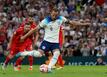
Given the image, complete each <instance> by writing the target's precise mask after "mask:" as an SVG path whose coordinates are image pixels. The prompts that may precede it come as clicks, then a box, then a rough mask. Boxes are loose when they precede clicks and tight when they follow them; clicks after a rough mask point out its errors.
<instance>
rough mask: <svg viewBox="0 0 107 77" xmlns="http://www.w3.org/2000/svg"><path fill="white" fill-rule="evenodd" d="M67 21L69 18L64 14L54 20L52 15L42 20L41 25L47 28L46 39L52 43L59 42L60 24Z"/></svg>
mask: <svg viewBox="0 0 107 77" xmlns="http://www.w3.org/2000/svg"><path fill="white" fill-rule="evenodd" d="M66 21H67V19H66V18H65V17H63V16H58V17H57V19H56V20H54V21H52V19H51V17H50V16H49V17H46V18H45V19H44V20H42V21H41V22H40V24H39V26H40V27H42V28H44V30H45V35H44V40H45V41H48V42H51V43H59V31H60V26H61V25H62V24H63V23H65V22H66Z"/></svg>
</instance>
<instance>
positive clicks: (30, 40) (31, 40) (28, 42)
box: [14, 17, 38, 71]
mask: <svg viewBox="0 0 107 77" xmlns="http://www.w3.org/2000/svg"><path fill="white" fill-rule="evenodd" d="M25 22H29V23H30V29H33V28H35V27H36V23H35V22H34V20H33V18H32V17H29V18H28V19H26V21H24V22H22V25H21V27H24V23H25ZM35 35H36V37H35ZM37 39H38V33H37V32H36V34H32V35H31V36H29V37H28V38H27V39H26V46H25V50H26V51H31V50H33V46H32V44H33V43H34V44H35V42H36V41H37ZM23 58H24V57H19V58H18V59H17V61H16V63H15V65H14V66H15V68H14V70H16V71H19V70H20V69H21V63H22V60H23ZM28 60H29V65H30V67H29V70H33V67H32V66H33V56H28Z"/></svg>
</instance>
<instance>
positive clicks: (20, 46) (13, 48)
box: [2, 23, 30, 69]
mask: <svg viewBox="0 0 107 77" xmlns="http://www.w3.org/2000/svg"><path fill="white" fill-rule="evenodd" d="M29 30H30V23H26V24H25V26H24V27H20V28H18V29H17V30H16V31H15V32H14V33H13V36H12V37H11V39H10V42H9V44H8V49H10V53H9V55H8V56H7V57H6V60H5V62H4V64H3V66H2V69H5V67H6V66H7V64H8V63H9V61H10V60H11V59H12V58H13V57H14V56H15V55H16V54H17V53H18V52H19V51H20V52H23V51H24V49H25V46H26V45H25V44H26V43H25V42H26V41H22V40H21V37H22V36H23V35H24V34H26V33H27V32H28V31H29Z"/></svg>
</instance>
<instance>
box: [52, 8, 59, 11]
mask: <svg viewBox="0 0 107 77" xmlns="http://www.w3.org/2000/svg"><path fill="white" fill-rule="evenodd" d="M52 11H55V12H59V10H58V8H57V7H53V8H52V10H51V12H52Z"/></svg>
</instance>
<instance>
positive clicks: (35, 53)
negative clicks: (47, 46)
mask: <svg viewBox="0 0 107 77" xmlns="http://www.w3.org/2000/svg"><path fill="white" fill-rule="evenodd" d="M16 56H17V57H19V56H34V57H41V56H42V53H41V52H40V51H39V50H32V51H24V52H19V53H18V54H17V55H16Z"/></svg>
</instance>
